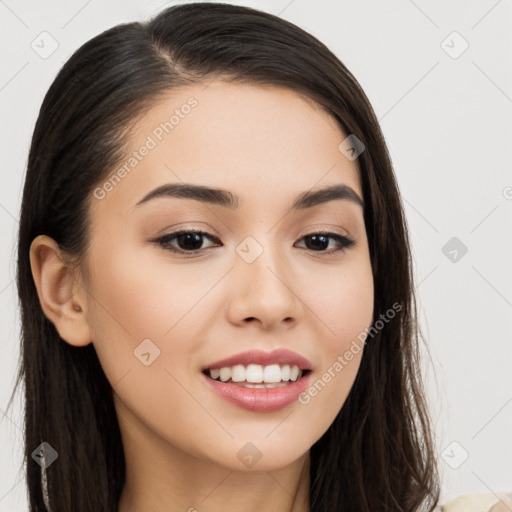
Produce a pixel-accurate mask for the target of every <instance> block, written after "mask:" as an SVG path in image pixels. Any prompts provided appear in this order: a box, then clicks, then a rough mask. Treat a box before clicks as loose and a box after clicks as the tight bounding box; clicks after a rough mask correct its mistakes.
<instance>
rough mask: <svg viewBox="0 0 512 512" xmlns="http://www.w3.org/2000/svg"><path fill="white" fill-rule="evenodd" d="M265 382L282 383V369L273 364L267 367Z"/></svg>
mask: <svg viewBox="0 0 512 512" xmlns="http://www.w3.org/2000/svg"><path fill="white" fill-rule="evenodd" d="M263 381H264V382H281V368H280V367H279V365H278V364H271V365H270V366H265V369H264V370H263Z"/></svg>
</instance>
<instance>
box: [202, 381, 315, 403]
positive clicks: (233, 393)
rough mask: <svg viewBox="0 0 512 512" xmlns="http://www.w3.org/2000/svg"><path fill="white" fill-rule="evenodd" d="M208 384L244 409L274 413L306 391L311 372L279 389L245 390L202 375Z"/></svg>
mask: <svg viewBox="0 0 512 512" xmlns="http://www.w3.org/2000/svg"><path fill="white" fill-rule="evenodd" d="M201 375H202V377H203V379H205V380H206V383H207V384H208V385H209V386H210V387H211V388H212V389H213V390H214V391H215V392H216V393H218V394H219V395H220V396H221V397H223V398H225V399H226V400H228V401H229V402H231V403H232V404H235V405H238V406H239V407H242V408H243V409H247V410H249V411H257V412H273V411H278V410H279V409H282V408H283V407H286V406H287V405H290V404H291V403H293V402H294V401H296V400H297V398H298V396H299V395H300V394H301V393H302V392H303V391H305V390H306V388H307V386H308V382H309V376H310V375H311V372H309V373H308V374H306V375H304V376H303V377H301V378H300V379H299V380H297V381H295V382H292V383H291V384H287V385H286V386H281V387H278V388H244V387H242V386H237V385H236V384H228V383H226V382H220V381H218V380H213V379H211V378H210V377H207V376H206V375H205V374H204V373H202V374H201Z"/></svg>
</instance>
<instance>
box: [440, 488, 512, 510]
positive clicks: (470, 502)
mask: <svg viewBox="0 0 512 512" xmlns="http://www.w3.org/2000/svg"><path fill="white" fill-rule="evenodd" d="M511 510H512V493H507V492H498V493H496V494H494V493H483V494H463V495H462V496H457V497H456V498H454V499H452V500H451V501H449V502H448V503H446V504H445V505H439V506H437V507H436V508H435V510H434V512H510V511H511Z"/></svg>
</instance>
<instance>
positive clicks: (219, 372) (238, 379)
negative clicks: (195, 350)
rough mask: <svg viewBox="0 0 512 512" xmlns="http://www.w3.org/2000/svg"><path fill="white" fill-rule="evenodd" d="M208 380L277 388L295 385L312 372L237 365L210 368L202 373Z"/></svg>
mask: <svg viewBox="0 0 512 512" xmlns="http://www.w3.org/2000/svg"><path fill="white" fill-rule="evenodd" d="M202 373H203V374H204V375H206V376H207V377H208V378H210V379H212V380H214V381H217V382H222V383H225V384H234V385H236V386H240V387H245V388H259V389H264V388H276V387H283V386H288V385H290V384H293V383H294V382H297V381H299V380H300V379H301V378H303V377H305V376H306V375H308V374H309V373H311V370H308V369H304V370H302V369H299V367H298V366H296V365H293V366H290V365H277V364H274V365H268V366H265V367H262V366H261V365H248V366H244V365H235V366H233V367H223V368H211V369H210V368H208V369H206V370H203V372H202Z"/></svg>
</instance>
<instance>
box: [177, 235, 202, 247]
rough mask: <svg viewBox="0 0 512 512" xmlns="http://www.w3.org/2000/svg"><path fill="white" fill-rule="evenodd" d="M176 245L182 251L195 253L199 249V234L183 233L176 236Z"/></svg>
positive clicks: (200, 243)
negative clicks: (177, 244)
mask: <svg viewBox="0 0 512 512" xmlns="http://www.w3.org/2000/svg"><path fill="white" fill-rule="evenodd" d="M178 243H179V245H180V247H181V248H182V249H188V250H191V251H195V250H198V249H200V248H201V245H202V239H201V234H200V233H185V234H182V235H178Z"/></svg>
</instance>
